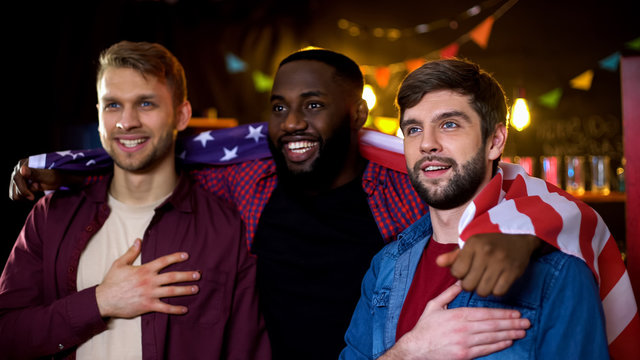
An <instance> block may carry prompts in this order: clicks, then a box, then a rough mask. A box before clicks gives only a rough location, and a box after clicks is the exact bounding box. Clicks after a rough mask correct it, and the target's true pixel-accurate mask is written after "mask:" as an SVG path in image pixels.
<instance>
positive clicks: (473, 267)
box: [451, 252, 487, 296]
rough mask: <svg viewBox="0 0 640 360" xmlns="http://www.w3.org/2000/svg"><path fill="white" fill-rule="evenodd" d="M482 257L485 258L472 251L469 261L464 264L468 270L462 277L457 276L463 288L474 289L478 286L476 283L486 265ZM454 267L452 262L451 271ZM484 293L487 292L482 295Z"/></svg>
mask: <svg viewBox="0 0 640 360" xmlns="http://www.w3.org/2000/svg"><path fill="white" fill-rule="evenodd" d="M462 253H463V252H461V253H460V254H461V255H462ZM460 257H461V256H459V257H458V258H460ZM484 259H486V258H481V257H479V256H478V254H475V253H474V255H473V256H472V261H471V263H470V264H468V265H467V264H464V266H465V267H468V271H467V272H466V274H465V275H464V276H463V277H460V278H459V279H460V280H461V285H462V288H463V289H464V290H466V291H474V290H476V288H477V287H478V284H479V283H480V279H482V277H483V276H484V273H485V270H486V266H487V264H486V260H484ZM456 263H457V261H456ZM455 267H456V264H453V266H452V267H451V269H452V273H453V271H454V268H455ZM478 295H480V294H478ZM486 295H487V294H484V295H482V296H486Z"/></svg>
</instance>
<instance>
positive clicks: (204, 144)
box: [193, 130, 215, 148]
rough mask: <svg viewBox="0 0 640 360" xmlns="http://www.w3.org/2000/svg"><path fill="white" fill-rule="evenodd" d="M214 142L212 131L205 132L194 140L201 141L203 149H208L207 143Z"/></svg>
mask: <svg viewBox="0 0 640 360" xmlns="http://www.w3.org/2000/svg"><path fill="white" fill-rule="evenodd" d="M213 140H215V138H214V137H213V136H211V130H209V131H203V132H201V133H200V134H198V136H196V137H195V138H193V141H200V143H201V144H202V147H203V148H204V147H207V141H213Z"/></svg>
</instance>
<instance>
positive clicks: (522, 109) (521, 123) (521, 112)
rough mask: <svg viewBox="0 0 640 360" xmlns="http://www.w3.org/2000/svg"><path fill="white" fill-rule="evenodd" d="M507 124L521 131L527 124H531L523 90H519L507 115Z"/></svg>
mask: <svg viewBox="0 0 640 360" xmlns="http://www.w3.org/2000/svg"><path fill="white" fill-rule="evenodd" d="M509 122H510V123H511V126H513V127H514V128H515V129H516V130H518V131H522V130H524V129H525V128H526V127H527V126H529V124H531V113H530V112H529V105H527V100H525V98H524V90H523V89H520V91H519V94H518V97H517V98H516V101H515V102H514V103H513V106H512V107H511V113H510V114H509Z"/></svg>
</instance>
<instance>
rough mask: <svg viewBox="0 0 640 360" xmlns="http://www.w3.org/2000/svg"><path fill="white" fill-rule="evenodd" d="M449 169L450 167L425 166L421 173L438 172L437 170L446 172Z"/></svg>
mask: <svg viewBox="0 0 640 360" xmlns="http://www.w3.org/2000/svg"><path fill="white" fill-rule="evenodd" d="M449 168H451V166H435V165H431V166H427V167H426V168H424V170H422V171H439V170H447V169H449Z"/></svg>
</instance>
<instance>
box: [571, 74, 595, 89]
mask: <svg viewBox="0 0 640 360" xmlns="http://www.w3.org/2000/svg"><path fill="white" fill-rule="evenodd" d="M592 80H593V70H587V71H585V72H583V73H582V74H580V75H578V76H576V77H575V78H573V79H571V81H570V83H571V87H572V88H574V89H578V90H585V91H587V90H589V89H591V81H592Z"/></svg>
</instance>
